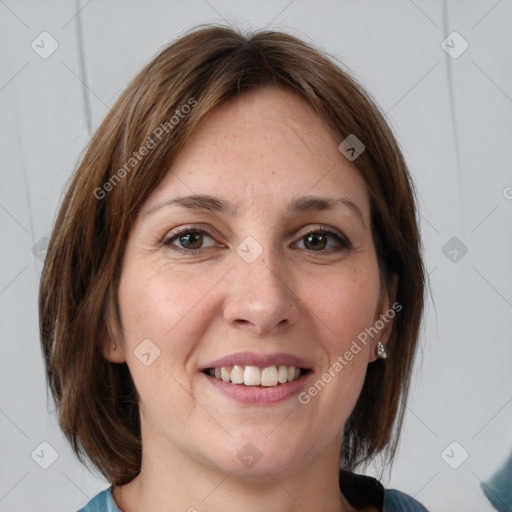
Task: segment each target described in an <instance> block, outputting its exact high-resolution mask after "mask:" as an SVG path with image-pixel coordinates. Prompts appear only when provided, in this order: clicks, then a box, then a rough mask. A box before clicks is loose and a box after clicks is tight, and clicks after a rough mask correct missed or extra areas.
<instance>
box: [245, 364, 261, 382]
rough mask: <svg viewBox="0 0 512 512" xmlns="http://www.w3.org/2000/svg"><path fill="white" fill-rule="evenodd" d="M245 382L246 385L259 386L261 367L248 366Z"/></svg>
mask: <svg viewBox="0 0 512 512" xmlns="http://www.w3.org/2000/svg"><path fill="white" fill-rule="evenodd" d="M244 384H245V385H246V386H259V385H260V384H261V375H260V369H259V368H258V367H256V366H246V367H245V371H244Z"/></svg>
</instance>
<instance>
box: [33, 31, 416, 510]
mask: <svg viewBox="0 0 512 512" xmlns="http://www.w3.org/2000/svg"><path fill="white" fill-rule="evenodd" d="M423 291H424V271H423V265H422V260H421V256H420V240H419V235H418V227H417V222H416V211H415V204H414V197H413V190H412V184H411V181H410V177H409V174H408V172H407V168H406V165H405V163H404V160H403V157H402V155H401V153H400V150H399V148H398V145H397V143H396V141H395V139H394V137H393V135H392V133H391V131H390V129H389V128H388V126H387V125H386V123H385V121H384V119H383V117H382V115H381V114H380V113H379V111H378V109H377V107H376V106H375V104H374V103H373V102H372V101H371V100H370V99H369V98H368V96H367V95H366V94H364V93H363V92H362V91H361V88H360V86H359V85H358V84H357V83H356V82H355V81H354V80H353V79H352V78H350V77H349V76H348V75H347V73H346V72H344V71H343V70H341V69H340V68H339V66H337V65H336V64H334V63H333V62H332V61H331V60H330V59H328V58H327V57H326V56H325V55H323V54H322V53H320V52H319V51H317V50H315V49H313V48H312V47H310V46H308V45H306V44H305V43H304V42H302V41H300V40H298V39H296V38H294V37H292V36H290V35H286V34H283V33H278V32H265V33H257V34H254V35H252V36H244V35H241V34H239V33H238V32H236V31H234V30H232V29H230V28H225V27H202V28H198V29H196V30H194V31H192V32H191V33H189V34H187V35H185V36H184V37H182V38H181V39H179V40H178V41H176V42H175V43H173V44H171V45H170V46H169V47H168V48H166V49H164V50H163V51H162V52H161V53H160V54H159V55H158V56H157V57H156V58H155V59H154V60H153V61H152V62H150V63H149V64H148V65H147V66H146V67H145V69H144V70H142V72H141V73H140V74H139V75H138V76H137V77H136V78H135V80H134V81H133V82H132V83H131V84H130V85H129V86H128V88H127V89H126V91H125V92H124V93H123V94H122V96H121V97H120V99H119V100H118V102H117V103H116V105H115V106H114V107H113V108H112V110H111V111H110V113H109V114H108V116H107V118H106V119H105V121H104V122H103V123H102V125H101V126H100V127H99V129H98V130H97V132H96V134H95V135H94V137H93V139H92V141H91V143H90V146H89V148H88V151H87V152H86V154H85V156H84V158H83V160H82V162H81V164H80V166H79V168H78V170H77V171H76V173H75V175H74V177H73V180H72V182H71V184H70V186H69V190H68V192H67V194H66V196H65V198H64V201H63V204H62V206H61V209H60V213H59V215H58V218H57V222H56V225H55V228H54V231H53V235H52V239H51V242H50V247H49V250H48V255H47V259H46V262H45V267H44V270H43V275H42V281H41V290H40V319H41V322H40V323H41V336H42V344H43V351H44V357H45V362H46V369H47V378H48V382H49V386H50V388H51V391H52V393H53V396H54V398H55V401H56V405H57V407H58V410H59V421H60V425H61V428H62V429H63V431H64V433H65V434H66V436H67V437H68V439H69V440H70V442H71V444H72V446H73V448H74V450H75V451H76V453H77V454H78V456H79V457H80V458H81V460H82V461H85V460H86V459H89V460H90V461H91V462H92V463H93V465H94V466H95V467H96V468H97V469H98V470H99V471H100V472H101V473H102V474H103V475H104V476H105V478H106V479H107V480H108V481H109V482H110V483H111V484H112V485H111V487H110V488H109V489H107V490H106V491H104V492H103V493H100V494H99V495H98V496H96V497H95V498H94V499H93V500H92V501H91V502H90V503H89V504H88V505H86V507H85V508H83V509H82V510H83V511H93V510H108V511H118V510H122V511H124V512H132V511H160V510H162V511H163V510H165V511H178V510H179V511H182V510H189V511H193V510H198V511H201V512H203V511H209V510H212V511H218V510H225V511H229V510H239V509H240V508H241V507H242V508H243V509H244V510H260V509H262V507H263V508H264V509H272V510H277V511H281V510H282V511H284V510H286V511H291V510H310V511H312V510H322V511H323V510H328V511H355V510H366V511H370V510H371V511H376V510H387V511H390V510H411V511H417V510H425V509H424V507H422V506H421V505H420V504H419V503H418V502H416V501H415V500H413V499H412V498H410V497H408V496H407V495H405V494H403V493H401V492H399V491H396V490H385V489H384V488H383V486H382V485H381V484H380V483H379V482H378V481H377V480H375V479H372V478H369V477H365V476H362V475H357V474H356V473H354V472H353V471H354V469H355V468H356V467H357V466H358V465H360V464H361V463H364V462H368V461H370V460H372V459H373V458H375V457H376V456H377V455H378V454H382V455H383V456H384V459H385V460H386V459H387V461H389V462H391V461H392V459H393V456H394V453H395V450H396V445H397V442H398V436H399V432H400V426H401V423H402V417H403V413H404V407H405V400H406V397H407V392H408V386H409V380H410V374H411V368H412V364H413V359H414V354H415V351H416V343H417V338H418V331H419V325H420V320H421V314H422V309H423Z"/></svg>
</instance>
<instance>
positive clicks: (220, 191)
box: [144, 87, 369, 216]
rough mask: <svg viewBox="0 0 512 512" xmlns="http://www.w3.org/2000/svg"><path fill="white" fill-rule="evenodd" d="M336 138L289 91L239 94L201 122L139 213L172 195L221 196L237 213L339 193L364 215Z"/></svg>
mask: <svg viewBox="0 0 512 512" xmlns="http://www.w3.org/2000/svg"><path fill="white" fill-rule="evenodd" d="M338 138H339V137H337V136H336V134H334V133H333V131H332V130H331V129H330V128H329V127H328V126H327V124H326V123H325V122H324V121H323V120H322V119H321V117H320V116H318V115H317V114H316V113H315V112H314V110H313V109H312V108H311V107H310V106H309V105H308V104H307V103H306V102H305V101H304V100H303V99H301V98H300V97H299V96H297V95H295V94H294V93H292V92H289V91H285V90H283V89H278V88H274V87H264V88H259V89H257V90H255V91H252V92H250V93H244V94H242V95H240V96H238V97H237V98H236V99H234V100H231V101H230V102H228V103H226V104H223V105H222V106H220V107H218V108H217V109H216V110H215V111H214V112H213V113H212V114H210V115H209V116H208V117H207V118H206V119H205V120H204V121H203V123H202V124H201V125H200V127H199V128H198V129H197V130H196V132H195V133H194V134H193V135H192V137H191V138H190V139H189V140H188V142H187V144H186V145H185V147H184V148H183V150H182V151H181V152H180V154H179V155H178V157H177V159H176V160H175V162H174V164H173V166H172V168H171V169H170V171H169V172H168V174H167V175H166V177H165V178H164V179H163V180H162V182H161V183H160V185H159V186H158V187H157V189H156V190H155V191H154V192H153V194H152V195H151V196H150V198H149V199H148V201H147V202H146V205H145V206H146V207H145V208H144V209H147V208H150V207H151V206H152V205H153V204H155V203H157V202H159V201H163V200H166V199H169V197H171V196H176V195H180V196H182V195H189V194H209V195H212V196H219V197H227V198H228V199H229V200H230V202H232V203H235V204H236V205H237V206H239V211H243V209H244V207H245V208H246V209H249V208H252V207H255V206H258V207H259V208H260V209H261V208H263V209H264V208H269V204H272V205H276V204H282V203H290V202H291V201H292V200H293V198H294V197H297V196H300V195H308V194H312V195H320V196H333V197H334V196H340V195H343V196H345V197H348V198H349V199H350V200H352V201H353V202H355V203H356V204H358V206H359V208H360V209H361V210H362V211H363V214H364V215H365V216H367V215H368V214H369V213H368V209H369V206H368V197H367V191H366V186H365V182H364V179H363V178H362V176H361V175H360V173H359V171H358V170H357V168H356V167H355V166H354V164H353V163H352V162H350V161H348V160H347V159H346V158H345V157H344V156H343V155H342V154H341V153H340V151H339V150H338V145H339V143H340V142H341V141H340V140H338Z"/></svg>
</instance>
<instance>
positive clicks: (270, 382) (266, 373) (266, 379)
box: [261, 366, 277, 386]
mask: <svg viewBox="0 0 512 512" xmlns="http://www.w3.org/2000/svg"><path fill="white" fill-rule="evenodd" d="M261 385H262V386H277V370H276V367H275V366H269V367H268V368H263V370H262V371H261Z"/></svg>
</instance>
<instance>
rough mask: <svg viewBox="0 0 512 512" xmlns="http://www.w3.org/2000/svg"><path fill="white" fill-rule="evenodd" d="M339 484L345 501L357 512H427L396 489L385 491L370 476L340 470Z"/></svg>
mask: <svg viewBox="0 0 512 512" xmlns="http://www.w3.org/2000/svg"><path fill="white" fill-rule="evenodd" d="M339 484H340V490H341V492H342V493H343V495H344V496H345V498H346V499H347V501H348V502H349V503H350V505H352V506H353V507H355V508H356V509H358V510H359V509H361V510H366V509H371V510H379V511H382V512H428V510H427V509H426V508H425V507H424V506H423V505H422V504H421V503H419V502H418V501H416V500H415V499H414V498H412V497H411V496H409V495H407V494H405V493H403V492H400V491H397V490H396V489H385V488H384V486H383V485H382V484H381V483H380V482H379V480H377V479H375V478H373V477H371V476H367V475H359V474H357V473H353V472H351V471H347V470H344V469H340V473H339Z"/></svg>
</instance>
